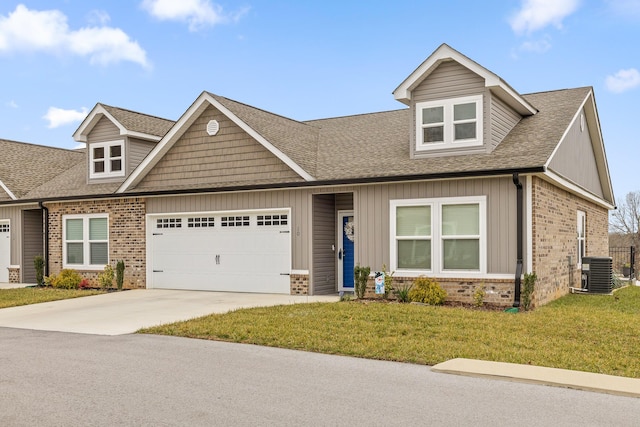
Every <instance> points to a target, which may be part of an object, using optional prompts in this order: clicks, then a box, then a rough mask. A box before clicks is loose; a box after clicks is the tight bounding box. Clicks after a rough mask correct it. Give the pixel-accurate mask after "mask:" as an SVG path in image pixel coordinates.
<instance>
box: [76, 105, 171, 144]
mask: <svg viewBox="0 0 640 427" xmlns="http://www.w3.org/2000/svg"><path fill="white" fill-rule="evenodd" d="M102 116H105V117H106V118H108V119H109V120H111V122H112V123H113V124H114V125H116V127H117V128H118V132H119V133H120V135H121V136H130V137H133V138H140V139H145V140H148V141H155V142H158V141H160V140H161V139H162V137H161V136H157V135H151V134H148V133H144V132H136V131H130V130H128V129H127V128H126V127H124V125H122V123H120V122H119V121H118V120H116V119H115V117H113V116H112V115H111V114H110V113H109V112H108V111H107V110H106V109H105V108H104V107H103V106H102V105H100V104H97V105H96V106H95V107H93V109H92V110H91V112H90V113H89V114H88V115H87V117H85V119H84V120H83V121H82V123H81V124H80V126H79V127H78V129H77V130H76V131H75V132H74V133H73V139H74V140H76V141H78V142H87V135H88V134H89V133H90V132H91V130H92V129H93V127H94V126H95V125H96V124H97V123H98V121H100V119H101V118H102Z"/></svg>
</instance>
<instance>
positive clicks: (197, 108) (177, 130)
mask: <svg viewBox="0 0 640 427" xmlns="http://www.w3.org/2000/svg"><path fill="white" fill-rule="evenodd" d="M205 103H208V104H211V105H212V106H214V107H215V108H217V109H218V110H219V111H220V112H221V113H222V114H224V115H225V116H227V117H228V118H229V119H230V120H231V121H233V122H234V123H235V124H236V125H238V126H239V127H240V128H241V129H242V130H244V131H245V132H247V133H248V134H249V135H250V136H251V137H253V138H254V139H256V140H257V141H258V142H259V143H260V144H261V145H263V146H264V147H265V148H266V149H267V150H269V151H270V152H271V153H272V154H274V155H275V156H276V157H278V158H279V159H280V160H281V161H283V162H284V163H285V164H286V165H287V166H289V167H290V168H291V169H293V170H294V171H295V172H296V173H297V174H298V175H300V176H301V177H302V178H303V179H304V180H305V181H315V178H314V177H312V176H311V175H309V174H308V173H307V172H306V171H305V170H304V169H302V168H301V167H300V166H299V165H298V164H297V163H295V162H294V161H293V160H291V158H289V157H288V156H286V155H285V154H284V153H283V152H282V151H280V150H279V149H277V148H276V147H275V146H274V145H273V144H271V143H270V142H269V141H267V140H266V139H265V138H264V137H263V136H262V135H260V134H259V133H258V132H256V131H255V130H254V129H252V128H251V127H250V126H248V125H247V124H246V123H245V122H243V121H242V120H240V118H238V117H237V116H236V115H235V114H233V113H232V112H231V111H230V110H229V109H227V108H226V107H225V106H224V105H222V104H221V103H220V102H218V101H217V100H216V99H215V98H213V97H212V96H211V95H210V94H209V93H207V92H203V93H202V94H201V95H200V96H199V97H198V99H197V100H196V101H195V102H194V103H193V104H192V105H191V107H189V109H188V110H187V111H186V112H185V113H184V114H183V115H182V117H181V118H180V120H178V122H177V123H176V124H175V125H174V126H173V127H172V128H171V130H170V131H169V132H168V133H167V134H166V135H165V136H164V137H163V138H162V139H161V140H160V142H159V143H158V145H156V147H155V148H154V149H153V150H152V151H151V153H149V155H148V156H147V157H145V159H144V160H143V161H142V163H140V165H138V167H137V168H136V169H135V170H134V171H133V172H132V173H131V175H129V178H127V179H126V180H125V181H124V182H123V183H122V185H121V186H120V187H119V188H118V189H117V190H116V193H123V192H125V191H127V190H128V189H129V188H131V187H132V186H134V185H136V184H138V183H139V182H140V181H141V180H142V178H144V177H145V176H146V175H147V173H149V171H150V170H151V169H152V168H153V167H154V166H155V165H156V164H157V163H158V162H159V161H160V159H161V158H162V157H163V156H164V155H165V153H166V152H167V151H169V149H170V148H171V147H172V146H173V144H175V142H176V141H177V140H178V138H179V137H180V136H181V135H182V133H183V131H184V130H186V126H190V125H191V124H192V123H193V121H194V120H195V119H196V115H197V114H199V113H200V112H202V111H203V110H204V108H203V107H206V104H205Z"/></svg>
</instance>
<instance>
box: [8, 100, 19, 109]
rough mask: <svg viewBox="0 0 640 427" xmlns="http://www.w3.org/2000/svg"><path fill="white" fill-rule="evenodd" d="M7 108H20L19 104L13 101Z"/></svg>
mask: <svg viewBox="0 0 640 427" xmlns="http://www.w3.org/2000/svg"><path fill="white" fill-rule="evenodd" d="M6 106H7V107H9V108H18V104H17V103H16V101H14V100H13V99H12V100H11V101H9V102H7V103H6Z"/></svg>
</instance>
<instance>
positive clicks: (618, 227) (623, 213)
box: [609, 191, 640, 247]
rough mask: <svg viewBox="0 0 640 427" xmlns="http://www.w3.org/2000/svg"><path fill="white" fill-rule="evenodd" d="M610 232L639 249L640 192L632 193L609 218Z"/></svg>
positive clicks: (628, 194)
mask: <svg viewBox="0 0 640 427" xmlns="http://www.w3.org/2000/svg"><path fill="white" fill-rule="evenodd" d="M609 232H610V233H614V234H616V235H618V236H619V237H620V238H622V239H624V241H625V242H626V244H628V245H633V246H635V247H638V244H639V243H640V191H632V192H630V193H627V196H626V197H625V198H624V202H622V203H621V204H620V205H619V206H618V207H617V209H616V210H613V211H611V215H610V216H609Z"/></svg>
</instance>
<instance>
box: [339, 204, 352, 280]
mask: <svg viewBox="0 0 640 427" xmlns="http://www.w3.org/2000/svg"><path fill="white" fill-rule="evenodd" d="M339 216H340V218H341V221H340V223H341V224H342V227H341V228H342V242H341V243H342V247H341V248H340V249H339V252H338V262H339V263H341V266H342V268H340V270H342V271H341V279H342V280H341V283H340V285H341V286H340V288H341V290H353V267H354V265H353V262H354V259H355V257H354V249H353V246H354V245H353V241H354V240H355V238H354V237H355V232H354V226H353V214H352V213H349V214H340V215H339Z"/></svg>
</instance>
